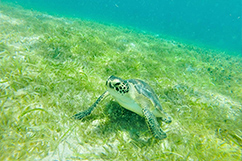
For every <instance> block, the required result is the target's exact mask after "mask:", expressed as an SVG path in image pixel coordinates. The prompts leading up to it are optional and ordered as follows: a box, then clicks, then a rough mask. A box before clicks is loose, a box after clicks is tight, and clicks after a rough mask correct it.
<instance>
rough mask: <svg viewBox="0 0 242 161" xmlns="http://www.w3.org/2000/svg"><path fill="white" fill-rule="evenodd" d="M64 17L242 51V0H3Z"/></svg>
mask: <svg viewBox="0 0 242 161" xmlns="http://www.w3.org/2000/svg"><path fill="white" fill-rule="evenodd" d="M3 2H13V3H16V4H19V5H21V6H23V7H25V8H31V9H34V10H39V11H45V12H48V13H51V14H58V15H61V16H69V17H78V18H82V19H90V20H94V21H97V22H104V23H114V24H117V25H122V26H131V27H134V28H138V29H141V30H145V31H148V32H154V33H155V34H166V35H169V36H173V37H176V38H179V39H183V40H186V41H188V42H191V43H195V44H203V45H205V46H209V47H211V48H217V49H220V50H222V51H223V50H224V51H226V52H230V53H237V54H241V44H242V40H241V28H242V27H241V19H242V18H241V1H240V0H232V1H221V0H200V1H192V0H190V1H188V0H162V1H161V0H152V1H148V0H102V1H100V0H88V1H80V0H71V1H68V0H53V1H48V0H38V1H34V0H3Z"/></svg>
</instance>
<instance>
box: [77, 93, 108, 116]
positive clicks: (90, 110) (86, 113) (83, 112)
mask: <svg viewBox="0 0 242 161" xmlns="http://www.w3.org/2000/svg"><path fill="white" fill-rule="evenodd" d="M108 95H109V92H108V91H105V92H104V93H103V94H102V95H101V96H100V97H98V99H97V100H96V102H95V103H94V104H93V105H92V106H90V107H89V108H88V109H86V110H84V111H82V112H79V113H77V114H75V115H73V116H72V118H74V119H76V120H81V119H82V118H84V117H86V116H88V115H90V114H91V113H92V111H93V110H94V108H95V107H96V106H97V105H98V103H99V102H101V101H102V100H104V99H105V97H106V96H108Z"/></svg>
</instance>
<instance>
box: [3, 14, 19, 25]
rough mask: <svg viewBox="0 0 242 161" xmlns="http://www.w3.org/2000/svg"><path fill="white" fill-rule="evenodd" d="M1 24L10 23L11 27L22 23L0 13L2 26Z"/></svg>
mask: <svg viewBox="0 0 242 161" xmlns="http://www.w3.org/2000/svg"><path fill="white" fill-rule="evenodd" d="M3 23H10V24H12V25H20V24H22V23H23V20H19V19H16V18H11V17H9V16H7V15H5V14H2V13H0V24H3Z"/></svg>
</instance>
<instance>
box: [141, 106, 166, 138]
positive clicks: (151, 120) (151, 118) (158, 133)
mask: <svg viewBox="0 0 242 161" xmlns="http://www.w3.org/2000/svg"><path fill="white" fill-rule="evenodd" d="M143 113H144V116H145V119H146V122H147V124H148V126H149V129H150V130H151V132H152V133H153V135H154V136H155V138H156V139H160V140H162V139H165V138H166V137H167V135H166V133H165V132H164V131H163V130H162V129H161V127H160V125H159V123H158V121H157V120H156V117H155V115H154V114H153V113H152V112H151V111H149V110H148V109H147V108H143Z"/></svg>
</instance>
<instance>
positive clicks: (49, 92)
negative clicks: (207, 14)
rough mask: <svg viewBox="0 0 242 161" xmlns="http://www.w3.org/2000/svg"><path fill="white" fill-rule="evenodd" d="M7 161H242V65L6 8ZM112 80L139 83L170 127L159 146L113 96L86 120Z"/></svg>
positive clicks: (1, 24)
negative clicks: (147, 86)
mask: <svg viewBox="0 0 242 161" xmlns="http://www.w3.org/2000/svg"><path fill="white" fill-rule="evenodd" d="M0 37H1V39H0V107H1V111H0V117H1V122H0V129H1V130H0V132H1V135H0V137H1V141H0V160H191V161H192V160H199V161H200V160H219V161H223V160H224V161H233V160H240V159H241V157H242V156H241V147H242V101H241V100H242V58H241V57H240V56H232V55H229V54H228V53H224V52H221V51H215V50H209V49H203V48H199V47H196V46H192V45H189V44H184V43H182V42H176V41H172V40H171V39H168V38H167V37H162V35H152V34H149V33H145V32H141V31H137V30H134V29H131V28H122V27H119V26H115V25H105V24H100V23H95V22H91V21H83V20H80V19H71V18H62V17H58V16H51V15H48V14H44V13H40V12H35V11H30V10H25V9H22V8H21V7H16V6H11V5H5V4H0ZM109 75H116V76H119V77H122V78H124V79H130V78H139V79H142V80H145V81H146V82H148V83H149V84H150V85H151V86H152V87H153V88H154V90H155V92H156V93H157V94H158V96H159V99H160V101H161V104H162V106H163V108H164V110H165V111H166V112H167V113H169V114H170V115H171V116H172V119H173V122H172V123H171V124H163V123H162V122H161V120H159V122H160V124H161V127H162V129H163V130H164V131H166V132H167V134H168V138H167V139H165V140H161V141H159V140H155V139H154V138H153V137H152V134H151V133H150V132H149V130H148V128H147V126H146V123H145V120H144V118H142V117H140V116H138V115H136V114H134V113H132V112H130V111H127V110H125V109H123V108H122V107H120V106H119V105H118V104H117V103H116V102H115V101H114V100H113V99H112V98H111V97H110V98H107V99H106V100H105V101H104V102H102V103H100V105H99V106H98V107H97V109H96V110H95V111H94V112H93V113H92V115H90V116H88V117H87V118H85V119H83V120H81V121H74V120H72V119H71V118H70V117H71V116H72V115H73V114H75V113H77V112H79V111H81V110H84V109H87V108H88V107H89V106H90V105H91V104H92V103H93V102H94V101H95V100H96V99H97V97H98V96H99V95H100V94H102V93H103V92H104V91H105V81H106V79H107V78H108V76H109Z"/></svg>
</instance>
